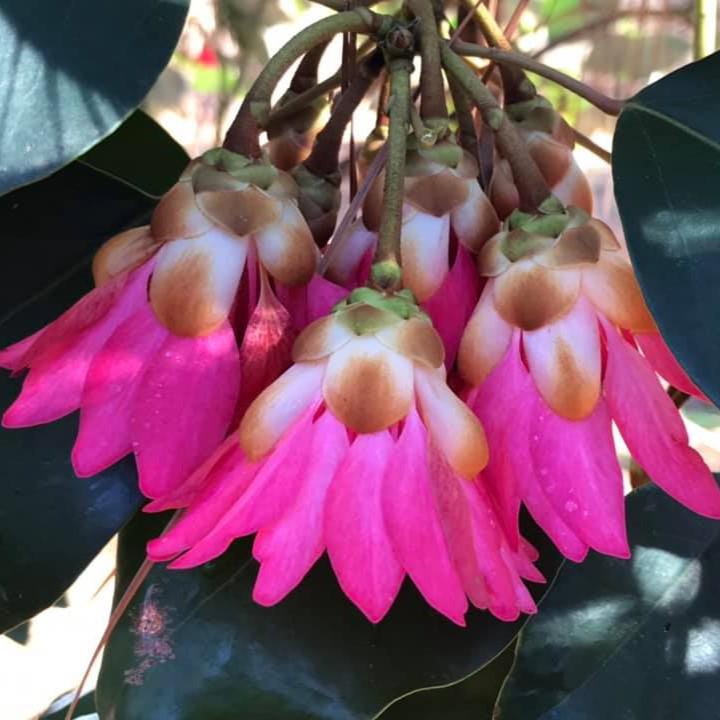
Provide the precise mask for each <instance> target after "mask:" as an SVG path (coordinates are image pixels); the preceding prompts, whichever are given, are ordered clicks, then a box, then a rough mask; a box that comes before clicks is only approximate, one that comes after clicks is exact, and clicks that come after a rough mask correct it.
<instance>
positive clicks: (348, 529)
mask: <svg viewBox="0 0 720 720" xmlns="http://www.w3.org/2000/svg"><path fill="white" fill-rule="evenodd" d="M293 356H294V360H295V365H293V367H292V368H290V369H289V370H288V371H287V372H286V373H285V374H284V375H283V376H282V377H280V378H279V379H278V380H277V381H276V382H275V383H273V384H272V385H271V386H270V387H269V388H267V389H266V390H265V391H264V392H263V393H262V394H261V395H260V396H259V397H258V398H257V400H256V401H255V402H254V403H253V404H252V405H251V406H250V408H249V410H248V412H247V413H246V414H245V416H244V418H243V420H242V423H241V424H240V428H239V442H238V437H237V436H235V437H231V438H230V439H229V440H228V441H226V443H225V444H224V445H222V446H221V448H220V449H219V450H218V451H217V452H216V453H215V455H214V456H213V457H212V458H211V459H210V460H209V461H208V462H207V463H205V464H204V466H203V467H202V468H201V469H200V470H199V471H198V472H197V473H195V474H194V476H193V477H191V478H190V479H189V480H188V481H187V482H186V483H185V484H184V486H182V487H180V488H179V489H178V491H177V492H176V493H175V495H174V496H169V497H167V498H165V499H163V500H161V501H159V502H156V503H153V504H152V506H151V507H150V509H151V510H160V509H165V508H168V507H187V506H189V507H188V510H187V512H186V513H185V514H184V516H183V517H182V518H181V520H180V521H179V522H178V523H177V524H176V525H175V526H174V527H173V528H172V529H171V530H169V531H168V532H167V533H166V534H165V535H164V536H162V537H161V538H159V539H158V540H155V541H153V542H152V543H150V545H149V547H148V552H149V554H150V556H151V557H152V558H153V559H155V560H168V559H171V558H175V559H174V560H173V562H172V563H171V567H174V568H187V567H193V566H196V565H199V564H201V563H204V562H207V561H209V560H211V559H212V558H214V557H217V556H218V555H220V554H221V553H222V552H224V551H225V549H226V548H227V547H228V546H229V544H230V543H231V542H232V540H233V539H234V538H237V537H240V536H243V535H248V534H252V533H257V535H256V539H255V544H254V548H253V553H254V555H255V557H256V558H257V559H258V560H259V562H260V565H261V567H260V572H259V575H258V579H257V583H256V586H255V590H254V597H255V599H256V601H257V602H259V603H261V604H265V605H272V604H274V603H276V602H279V601H280V600H281V599H282V598H283V597H284V596H285V595H286V594H287V593H288V592H290V590H292V589H293V588H294V587H295V586H296V585H297V584H298V583H299V582H300V581H301V580H302V578H303V577H304V575H305V574H306V573H307V572H308V570H309V569H310V568H311V567H312V565H313V564H314V563H315V561H316V560H317V559H318V558H319V557H320V556H321V555H322V553H323V552H324V551H325V550H327V553H328V556H329V558H330V562H331V564H332V566H333V569H334V571H335V574H336V576H337V578H338V580H339V583H340V585H341V587H342V589H343V590H344V591H345V593H346V594H347V595H348V597H349V598H350V599H351V600H352V601H353V602H354V603H355V604H356V605H357V606H358V607H359V608H360V609H361V610H362V611H363V612H364V613H365V615H366V616H367V617H368V618H369V619H370V620H372V621H373V622H378V621H379V620H380V619H381V618H382V617H383V616H384V615H385V614H386V613H387V611H388V610H389V608H390V607H391V605H392V603H393V601H394V599H395V597H396V595H397V593H398V590H399V588H400V584H401V583H402V580H403V577H404V576H405V575H406V574H407V575H409V576H410V578H411V579H412V581H413V582H414V583H415V585H416V586H417V587H418V589H419V590H420V592H421V593H422V594H423V596H424V597H425V599H426V600H427V601H428V603H429V604H430V605H432V606H433V607H435V608H436V609H437V610H439V611H440V612H442V613H443V614H445V615H447V616H448V617H449V618H451V619H452V620H454V621H455V622H457V623H459V624H464V619H463V618H464V614H465V612H466V609H467V606H468V599H469V600H470V602H471V603H473V604H474V605H475V606H477V607H480V608H489V609H490V610H491V612H493V613H494V614H495V615H497V616H498V617H501V618H503V619H508V620H509V619H515V618H517V616H518V614H519V612H534V609H535V606H534V603H533V601H532V598H531V596H530V595H529V594H528V592H527V590H526V588H525V587H524V585H523V583H522V580H521V577H526V578H529V579H533V580H541V579H542V578H541V576H540V575H539V574H538V572H537V570H535V568H534V567H533V566H532V560H534V559H535V557H536V555H535V554H534V551H533V549H532V548H530V547H529V546H527V545H526V544H522V545H520V546H519V547H517V548H516V549H515V550H511V548H510V546H509V544H508V542H507V541H506V540H505V538H504V535H503V532H502V530H501V527H500V524H499V522H498V521H497V519H496V516H495V510H494V506H493V501H492V500H491V499H490V498H489V496H488V494H487V492H486V490H485V488H484V485H483V482H482V479H481V477H480V476H479V473H480V471H481V469H482V468H483V466H484V465H485V463H486V462H487V445H486V442H485V436H484V433H483V430H482V427H481V426H480V423H479V422H478V421H477V419H476V418H475V416H474V415H473V414H472V412H471V411H470V410H469V408H468V407H467V406H466V405H464V404H463V403H462V402H461V401H460V399H459V398H458V397H457V396H455V395H454V394H453V392H452V391H451V390H450V389H449V388H448V386H447V385H446V384H445V370H444V365H443V359H444V358H443V356H444V352H443V346H442V342H441V340H440V338H439V336H438V335H437V333H436V332H435V331H434V329H433V327H432V325H431V323H430V322H429V319H428V318H427V316H426V315H424V313H422V312H421V311H420V310H419V309H418V308H417V306H416V305H415V303H414V301H413V299H412V296H411V294H410V293H409V292H408V291H401V292H399V293H397V294H394V295H391V296H386V295H383V294H381V293H379V292H376V291H374V290H371V289H368V288H362V289H359V290H357V291H355V292H353V293H352V294H351V295H350V296H349V298H348V299H347V300H346V301H345V302H343V303H341V304H340V305H339V306H338V307H337V308H336V311H335V312H334V313H333V314H332V315H330V316H328V317H325V318H322V319H319V320H318V321H316V322H314V323H313V324H311V325H310V326H309V327H308V328H307V329H306V330H305V331H304V332H303V333H302V334H301V335H300V336H299V337H298V339H297V341H296V343H295V346H294V349H293ZM180 553H184V554H182V555H181V554H180ZM178 555H179V557H178Z"/></svg>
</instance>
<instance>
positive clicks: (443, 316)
mask: <svg viewBox="0 0 720 720" xmlns="http://www.w3.org/2000/svg"><path fill="white" fill-rule="evenodd" d="M479 297H480V276H479V275H478V272H477V270H476V268H475V263H474V262H473V259H472V256H471V255H470V253H469V252H468V250H466V249H465V248H464V247H463V246H462V245H461V246H459V247H458V250H457V255H456V256H455V262H454V263H453V266H452V268H451V270H450V272H449V273H448V275H447V276H446V278H445V281H444V282H443V284H442V286H441V288H440V289H439V290H438V291H437V292H436V293H435V294H434V295H433V296H432V297H431V298H429V299H428V300H426V301H425V303H424V304H423V309H424V310H425V312H426V313H427V314H428V315H429V316H430V318H431V319H432V322H433V325H434V326H435V329H436V330H437V331H438V333H440V337H441V338H442V340H443V344H444V345H445V366H446V367H447V368H450V367H452V365H453V363H454V362H455V356H456V355H457V351H458V347H459V346H460V338H461V337H462V334H463V331H464V330H465V325H467V322H468V320H469V319H470V316H471V315H472V312H473V310H474V309H475V304H476V303H477V301H478V298H479Z"/></svg>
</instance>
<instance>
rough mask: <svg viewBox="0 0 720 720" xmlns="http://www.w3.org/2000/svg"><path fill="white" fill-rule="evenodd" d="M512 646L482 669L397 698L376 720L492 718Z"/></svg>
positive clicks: (508, 669)
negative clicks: (446, 684) (454, 680)
mask: <svg viewBox="0 0 720 720" xmlns="http://www.w3.org/2000/svg"><path fill="white" fill-rule="evenodd" d="M514 649H515V648H514V645H511V646H510V647H509V648H507V649H506V650H505V651H503V652H502V653H501V654H500V655H498V656H497V657H496V658H495V659H494V660H493V661H492V662H490V663H488V664H487V665H486V666H485V667H484V668H482V669H481V670H478V671H477V672H475V673H473V674H472V675H470V676H469V677H467V678H465V679H464V680H461V681H460V682H458V683H454V684H453V685H448V686H445V687H441V688H428V689H425V690H419V691H417V692H414V693H412V694H410V695H407V696H405V697H404V698H400V699H399V700H396V701H395V702H394V703H393V704H392V705H390V707H389V708H387V710H385V711H384V712H382V713H381V714H380V715H379V716H378V720H440V718H441V719H442V720H492V714H493V709H494V707H495V701H496V700H497V696H498V693H499V692H500V688H501V687H502V684H503V682H504V681H505V678H506V677H507V674H508V672H509V671H510V667H511V665H512V662H513V659H514V658H515V652H514Z"/></svg>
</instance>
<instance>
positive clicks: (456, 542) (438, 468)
mask: <svg viewBox="0 0 720 720" xmlns="http://www.w3.org/2000/svg"><path fill="white" fill-rule="evenodd" d="M429 466H430V481H431V483H432V491H433V496H434V498H435V506H436V507H437V510H438V516H439V518H440V524H441V525H442V528H443V534H444V535H445V540H446V542H447V547H448V550H449V552H450V556H451V558H452V561H453V565H454V566H455V570H456V571H457V574H458V577H459V578H460V582H461V583H462V586H463V589H464V590H465V593H466V594H467V596H468V597H469V598H470V602H472V604H473V605H474V606H475V607H477V608H480V609H481V610H482V609H485V608H487V607H489V605H490V593H489V590H488V587H487V585H486V583H485V578H484V577H483V574H482V572H481V571H480V567H479V565H478V559H477V557H476V554H475V542H474V539H473V520H472V512H471V508H470V506H469V503H468V502H467V498H466V497H465V494H464V491H463V485H467V486H471V485H472V483H471V481H469V480H464V479H463V478H460V477H458V476H457V475H456V474H455V472H454V471H453V470H452V468H451V467H450V466H449V465H448V463H447V462H446V460H445V459H444V457H443V456H442V454H441V453H440V452H439V451H438V449H437V448H435V447H434V446H433V445H432V444H431V445H430V449H429Z"/></svg>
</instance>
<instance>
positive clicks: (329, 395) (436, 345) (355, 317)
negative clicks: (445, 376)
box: [293, 303, 445, 433]
mask: <svg viewBox="0 0 720 720" xmlns="http://www.w3.org/2000/svg"><path fill="white" fill-rule="evenodd" d="M323 358H327V362H328V367H327V372H326V374H325V380H324V385H323V396H324V398H325V401H326V403H327V404H328V407H329V408H330V409H331V410H332V412H333V413H334V414H335V415H336V417H338V418H339V419H340V420H341V421H342V422H343V423H344V424H345V425H347V427H349V428H351V429H352V430H354V431H356V432H362V433H371V432H378V431H380V430H383V429H385V428H387V427H390V426H391V425H393V424H394V423H396V422H398V421H399V420H401V419H402V418H404V417H405V416H406V415H407V413H408V412H409V409H410V405H411V403H412V398H413V372H414V368H415V367H416V366H422V367H427V368H433V369H435V368H439V367H442V364H443V362H444V359H445V358H444V349H443V345H442V341H441V340H440V337H439V336H438V334H437V332H436V331H435V330H434V329H433V327H432V324H431V323H430V321H429V320H428V319H426V318H424V317H421V316H415V317H411V318H409V319H403V318H401V317H400V316H398V315H396V314H395V313H393V312H390V311H388V310H383V309H381V308H378V307H374V306H372V305H369V304H367V303H356V304H354V305H350V306H348V307H347V308H344V309H342V310H339V311H338V312H336V313H334V314H333V315H330V316H328V317H325V318H320V319H319V320H316V321H315V322H314V323H312V324H311V325H309V326H308V327H307V328H306V329H305V330H304V331H303V332H302V333H301V334H300V335H299V337H298V338H297V340H296V341H295V345H294V347H293V360H294V361H295V362H296V363H297V362H300V363H305V362H312V361H317V360H320V359H323Z"/></svg>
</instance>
